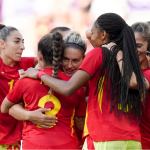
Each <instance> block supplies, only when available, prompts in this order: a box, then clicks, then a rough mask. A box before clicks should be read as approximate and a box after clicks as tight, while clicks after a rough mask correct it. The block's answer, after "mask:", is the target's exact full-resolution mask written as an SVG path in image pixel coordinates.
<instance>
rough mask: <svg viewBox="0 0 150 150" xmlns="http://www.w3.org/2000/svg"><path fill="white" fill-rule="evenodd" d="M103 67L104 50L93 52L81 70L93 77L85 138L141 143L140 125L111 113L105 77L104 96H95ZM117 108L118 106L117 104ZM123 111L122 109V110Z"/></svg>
mask: <svg viewBox="0 0 150 150" xmlns="http://www.w3.org/2000/svg"><path fill="white" fill-rule="evenodd" d="M101 65H102V48H101V47H98V48H95V49H93V50H91V51H90V52H89V53H88V54H87V55H86V57H85V58H84V60H83V62H82V64H81V66H80V67H79V69H82V70H84V71H86V72H88V73H89V74H90V75H91V76H92V77H91V79H90V81H89V89H90V90H89V99H88V104H87V112H86V120H85V127H84V136H86V135H89V136H90V137H91V138H92V140H93V141H95V142H98V141H99V142H100V141H117V140H137V141H141V136H140V129H139V124H136V125H131V124H130V123H129V122H128V121H127V120H126V119H125V117H124V116H123V115H122V117H121V118H120V120H119V119H118V117H117V116H116V115H115V114H114V112H111V111H110V104H108V101H107V97H106V83H105V81H104V78H105V77H102V80H103V81H104V83H103V85H99V86H100V88H102V94H101V95H100V94H99V95H98V98H97V95H96V94H95V91H96V86H97V80H98V77H99V69H100V66H101ZM116 108H117V104H116ZM120 109H121V108H120Z"/></svg>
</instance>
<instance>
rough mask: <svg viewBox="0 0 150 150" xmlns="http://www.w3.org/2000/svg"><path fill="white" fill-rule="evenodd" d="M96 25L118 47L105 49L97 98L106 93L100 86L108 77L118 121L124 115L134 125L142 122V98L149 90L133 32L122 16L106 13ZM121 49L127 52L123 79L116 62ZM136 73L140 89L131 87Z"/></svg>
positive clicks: (108, 96)
mask: <svg viewBox="0 0 150 150" xmlns="http://www.w3.org/2000/svg"><path fill="white" fill-rule="evenodd" d="M94 25H95V27H97V28H99V32H101V31H103V30H105V31H106V33H107V34H108V37H109V40H108V43H110V42H113V43H115V44H116V45H115V46H112V47H111V50H110V51H109V50H108V49H107V48H104V47H102V65H101V67H100V71H99V78H98V81H97V89H96V92H95V93H97V95H98V94H102V88H100V87H101V86H99V85H102V84H103V79H102V77H103V76H105V80H106V97H107V100H108V103H109V104H110V109H111V111H114V113H115V114H116V115H117V116H118V118H121V116H122V114H123V115H124V116H125V117H126V118H127V119H128V120H129V121H130V122H132V123H135V122H139V121H140V118H141V112H142V111H141V99H145V93H146V92H145V91H146V87H145V83H144V78H143V75H142V70H141V66H140V62H139V58H138V54H137V47H136V42H135V37H134V33H133V30H132V28H131V27H130V26H128V25H127V24H126V22H125V21H124V20H123V19H122V18H121V17H120V16H119V15H117V14H114V13H106V14H103V15H101V16H99V17H98V19H97V20H96V21H95V23H94ZM106 44H107V43H106ZM120 50H121V51H122V52H123V59H122V69H123V76H122V75H121V73H120V70H119V66H118V63H117V61H116V55H117V53H118V52H119V51H120ZM133 72H134V73H135V76H136V79H137V81H138V89H139V90H133V89H130V88H129V83H130V79H131V75H132V73H133ZM97 91H98V92H97ZM116 103H117V109H116ZM119 108H121V110H120V109H119ZM126 112H128V113H126Z"/></svg>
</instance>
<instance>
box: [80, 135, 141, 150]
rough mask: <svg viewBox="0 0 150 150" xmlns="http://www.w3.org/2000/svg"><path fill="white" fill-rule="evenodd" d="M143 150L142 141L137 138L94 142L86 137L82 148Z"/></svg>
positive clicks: (92, 149) (87, 149)
mask: <svg viewBox="0 0 150 150" xmlns="http://www.w3.org/2000/svg"><path fill="white" fill-rule="evenodd" d="M133 149H134V150H141V149H142V147H141V143H140V142H139V141H135V140H127V141H106V142H94V141H93V140H92V139H91V138H90V137H89V136H88V137H86V139H85V142H84V145H83V148H82V150H133Z"/></svg>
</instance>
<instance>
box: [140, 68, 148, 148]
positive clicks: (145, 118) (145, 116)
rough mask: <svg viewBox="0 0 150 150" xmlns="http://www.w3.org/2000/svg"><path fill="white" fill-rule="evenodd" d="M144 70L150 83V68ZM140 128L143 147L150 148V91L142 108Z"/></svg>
mask: <svg viewBox="0 0 150 150" xmlns="http://www.w3.org/2000/svg"><path fill="white" fill-rule="evenodd" d="M142 71H143V74H144V76H145V78H146V79H147V80H148V81H149V83H150V68H147V69H143V70H142ZM149 92H150V91H149ZM140 129H141V139H142V141H141V142H142V149H150V93H148V96H147V99H146V101H145V102H144V106H143V108H142V118H141V123H140Z"/></svg>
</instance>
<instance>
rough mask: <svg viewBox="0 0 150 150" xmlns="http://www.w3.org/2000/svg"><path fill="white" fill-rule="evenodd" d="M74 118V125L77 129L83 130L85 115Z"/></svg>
mask: <svg viewBox="0 0 150 150" xmlns="http://www.w3.org/2000/svg"><path fill="white" fill-rule="evenodd" d="M74 120H75V125H76V127H77V128H78V129H79V130H81V131H83V129H84V122H85V117H75V118H74Z"/></svg>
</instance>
